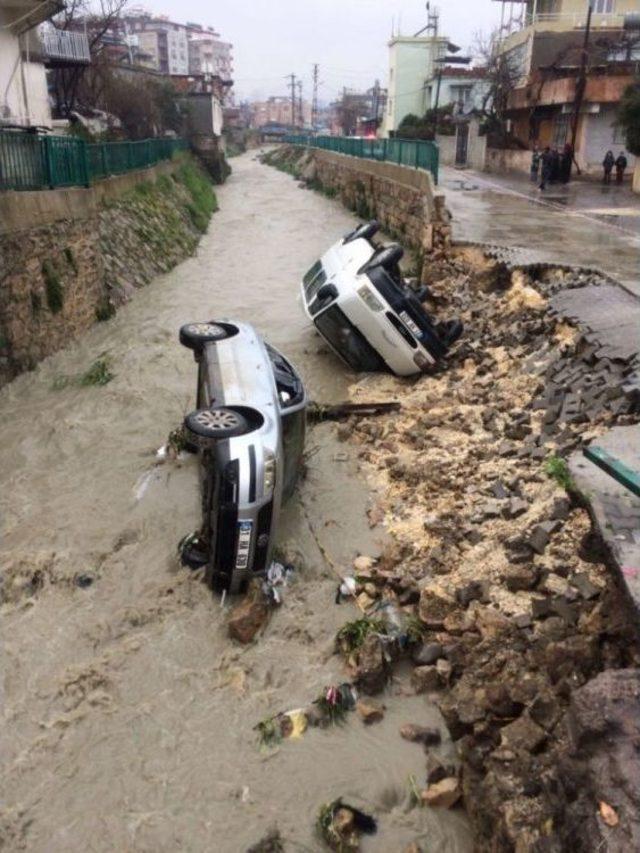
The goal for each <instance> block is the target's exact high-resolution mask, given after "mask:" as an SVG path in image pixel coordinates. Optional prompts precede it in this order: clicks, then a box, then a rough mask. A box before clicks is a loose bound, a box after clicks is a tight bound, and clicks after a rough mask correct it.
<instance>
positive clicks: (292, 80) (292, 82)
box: [287, 74, 296, 130]
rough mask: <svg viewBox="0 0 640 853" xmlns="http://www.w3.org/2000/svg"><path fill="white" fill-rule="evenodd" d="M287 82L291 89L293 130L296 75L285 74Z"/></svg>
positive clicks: (294, 123) (292, 123)
mask: <svg viewBox="0 0 640 853" xmlns="http://www.w3.org/2000/svg"><path fill="white" fill-rule="evenodd" d="M287 80H289V86H290V87H291V129H292V130H294V129H295V126H296V75H295V74H287Z"/></svg>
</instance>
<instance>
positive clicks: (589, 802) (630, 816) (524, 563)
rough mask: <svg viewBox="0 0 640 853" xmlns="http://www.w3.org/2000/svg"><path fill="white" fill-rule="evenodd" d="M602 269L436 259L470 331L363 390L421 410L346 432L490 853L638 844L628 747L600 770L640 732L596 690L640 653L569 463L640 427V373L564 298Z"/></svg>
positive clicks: (381, 586)
mask: <svg viewBox="0 0 640 853" xmlns="http://www.w3.org/2000/svg"><path fill="white" fill-rule="evenodd" d="M587 281H588V283H590V284H594V283H595V284H597V283H598V281H597V277H594V276H588V277H585V276H581V275H580V273H575V272H570V271H562V270H556V271H554V270H546V271H545V272H540V273H539V274H538V275H537V276H535V277H534V278H531V276H528V275H525V274H524V273H522V272H519V271H516V272H515V273H513V274H511V273H510V272H509V271H508V270H506V269H505V268H504V267H503V266H501V265H497V264H495V263H493V262H488V261H486V260H485V259H484V258H483V257H482V255H481V254H480V253H479V252H477V251H476V252H474V251H471V250H467V252H461V253H459V254H458V256H457V257H455V258H452V259H450V260H448V261H444V260H443V261H442V262H441V263H440V264H439V265H434V266H433V267H432V270H431V281H430V284H431V286H432V288H433V292H434V295H435V299H434V303H435V305H434V306H432V307H438V308H446V313H447V315H452V314H456V313H457V314H459V315H460V316H461V318H462V319H463V321H464V322H465V326H466V333H465V337H464V338H463V340H462V342H461V344H460V345H459V347H458V350H457V352H456V353H455V354H454V355H453V357H452V358H451V359H450V363H449V366H448V368H447V370H446V371H444V372H442V373H441V374H438V375H435V376H432V377H430V378H423V379H420V380H418V381H415V382H407V381H400V380H397V379H394V378H391V377H375V378H374V377H367V378H366V379H364V380H363V381H362V382H358V383H356V384H355V385H354V386H353V387H352V398H353V400H354V401H359V400H364V399H370V398H371V397H372V395H375V396H377V397H378V398H380V399H398V400H401V401H402V404H403V410H402V412H401V413H400V414H394V415H390V416H386V417H381V418H376V419H371V420H369V421H367V420H364V421H359V422H358V423H356V424H354V426H353V427H352V428H349V429H346V428H338V434H339V435H340V436H341V437H342V438H343V439H344V440H352V441H354V442H355V443H356V445H357V446H358V447H359V457H360V459H361V460H363V461H366V462H367V463H368V466H369V478H370V482H371V485H372V487H373V489H374V491H375V493H376V494H377V500H376V513H377V514H378V515H379V517H384V519H385V521H386V524H387V527H388V529H389V531H390V533H391V535H392V537H393V539H394V542H395V545H394V548H395V550H394V551H390V550H389V549H388V551H387V555H386V559H385V564H384V566H383V567H382V569H381V570H380V571H376V570H375V569H374V571H373V573H372V574H371V576H370V577H368V578H367V579H366V580H367V586H366V588H364V589H365V591H366V594H367V596H368V597H369V602H368V603H369V604H370V605H373V603H374V601H375V600H376V599H380V598H381V597H382V598H385V599H391V600H395V601H397V602H398V603H399V604H401V605H402V609H403V611H404V613H405V615H406V616H407V617H409V618H412V619H414V620H415V624H417V625H419V626H420V632H421V635H422V645H420V646H419V647H417V648H415V649H414V650H413V652H412V656H413V661H414V664H415V668H414V670H413V675H412V685H413V687H414V689H415V690H416V692H418V693H420V694H422V693H424V694H426V695H429V696H431V697H432V698H435V699H436V701H437V703H438V705H439V707H440V710H441V711H442V713H443V715H444V717H445V719H446V722H447V726H448V729H449V732H450V734H451V736H452V738H453V739H454V741H455V742H456V744H457V747H458V753H459V755H460V757H461V759H462V762H463V773H462V788H463V792H464V800H465V804H466V807H467V809H468V810H469V812H470V814H471V817H472V821H473V824H474V829H475V832H476V843H477V846H478V848H479V849H487V850H489V849H491V850H496V849H498V850H505V851H506V850H534V849H535V850H558V851H560V850H567V849H576V850H577V849H580V850H596V849H602V846H607V849H611V850H621V851H622V850H625V849H632V848H633V847H634V846H635V845H636V843H637V831H638V828H637V809H638V793H637V789H635V790H634V789H633V786H630V785H627V784H622V785H620V784H618V783H616V782H612V781H611V780H612V779H616V778H618V779H620V777H623V778H624V776H626V775H628V774H630V778H631V779H634V778H636V776H637V769H636V768H635V767H634V764H633V762H631V763H629V762H628V754H627V756H626V758H625V755H624V747H620V748H619V749H617V750H612V751H611V752H610V753H606V757H605V753H603V752H602V751H600V752H597V751H596V752H597V754H598V755H599V758H598V759H597V760H598V761H600V762H601V766H604V765H603V762H604V764H606V763H607V762H608V763H609V768H610V769H609V771H608V773H609V775H608V776H607V775H606V774H605V775H604V776H603V775H602V774H598V773H597V772H596V773H594V768H597V767H598V766H599V765H598V763H597V761H596V762H595V763H592V767H591V771H590V775H589V774H587V773H586V768H587V766H588V764H589V761H590V760H591V759H592V757H593V756H592V752H593V750H594V749H595V746H594V745H595V744H598V743H599V745H600V749H601V750H602V748H603V744H604V743H605V742H606V738H607V735H606V734H605V732H606V731H607V730H609V737H610V738H613V737H614V736H617V735H616V733H617V732H618V731H621V732H622V731H627V737H633V732H632V731H631V730H630V729H628V728H624V726H622V728H620V725H621V724H620V723H619V721H618V719H617V716H616V714H614V713H611V715H610V717H609V719H608V721H607V722H606V723H605V722H602V723H601V724H600V727H598V725H596V723H595V721H594V719H588V718H587V719H585V713H584V711H583V710H581V709H582V708H584V707H585V706H588V705H589V698H588V697H589V696H590V695H592V696H593V697H597V696H598V695H599V690H600V695H601V693H602V691H603V690H606V687H604V686H601V687H600V688H592V686H591V679H593V678H594V677H595V676H597V675H598V674H599V673H603V674H604V675H603V676H601V677H604V676H606V677H610V676H613V677H614V678H615V675H616V673H617V672H620V674H621V677H622V678H623V679H624V677H625V676H624V675H623V673H624V671H625V668H627V667H632V668H634V667H637V666H638V665H639V664H640V652H639V647H638V642H637V635H636V633H635V631H634V627H633V625H632V624H631V621H630V619H629V615H628V611H627V609H626V602H625V600H624V597H623V596H622V594H621V592H620V590H619V589H618V588H617V585H616V583H615V581H614V575H613V574H612V573H611V572H610V571H609V570H608V568H607V554H606V553H605V552H604V550H603V549H602V547H601V545H600V542H599V541H598V539H597V537H596V536H594V534H593V533H592V530H591V523H590V520H589V516H588V513H587V511H586V509H585V508H584V507H583V505H582V499H581V496H580V495H578V494H576V493H575V491H574V490H573V486H572V482H571V479H570V476H569V474H568V469H567V466H566V463H565V461H564V457H565V456H566V454H567V453H568V452H569V451H570V450H571V449H573V448H574V447H576V446H578V445H579V444H580V443H582V442H583V441H586V440H588V439H591V438H594V437H597V436H598V435H600V434H602V433H603V432H604V431H605V430H606V429H607V427H608V426H610V425H612V424H614V423H633V422H637V420H638V415H637V413H634V410H633V406H632V404H631V403H630V401H629V400H627V399H626V397H625V395H624V393H623V391H622V390H621V386H622V384H623V376H624V374H625V371H626V369H627V368H626V367H625V365H624V364H618V363H612V362H611V361H610V360H609V359H608V358H602V359H599V358H598V356H597V353H596V352H595V351H594V348H593V347H589V346H588V345H587V343H586V341H584V340H583V339H582V338H581V335H580V333H579V331H578V330H577V329H576V328H573V327H572V326H571V325H569V324H568V323H566V322H565V321H563V320H562V319H561V318H559V317H558V316H556V315H555V313H554V312H553V311H552V310H551V308H550V303H549V300H550V298H551V297H552V295H553V293H555V292H557V291H558V290H559V289H562V288H567V287H580V286H584V285H585V284H586V283H587ZM390 563H391V564H392V565H391V566H390ZM363 582H364V579H363ZM359 589H363V587H360V588H359ZM636 672H637V671H636ZM633 678H634V676H633V674H631V675H630V676H629V681H628V685H629V686H628V687H625V686H623V687H622V688H621V691H622V692H621V694H620V696H621V698H620V700H618V699H616V700H615V701H616V702H619V705H618V707H619V714H621V715H622V717H621V719H622V718H624V716H625V714H626V716H627V718H629V715H631V717H630V718H632V717H633V713H634V711H633V709H634V707H636V708H637V692H636V693H634V688H633V684H634V683H635V682H634V680H633ZM636 678H637V676H636ZM604 683H605V684H606V683H607V682H606V679H605V682H604ZM612 683H613V682H612ZM585 685H586V686H585ZM583 694H584V695H583ZM625 696H626V697H627V698H626V699H625V698H624V697H625ZM592 701H596V702H597V699H595V698H594V699H592ZM625 701H626V703H627V704H626V705H625ZM593 713H594V714H595V716H596V717H598V712H597V710H595V709H594V712H593ZM616 713H618V712H616ZM625 725H626V724H625ZM607 727H609V728H608V729H607ZM621 737H622V736H621ZM598 738H599V740H598ZM622 740H623V741H624V737H622ZM627 743H629V741H628V740H627ZM599 777H600V778H599ZM436 778H439V775H438V774H437V776H436ZM595 780H598V781H597V784H595ZM607 780H608V782H607ZM423 782H424V777H423ZM427 790H429V788H428V787H427ZM602 803H604V805H602ZM609 808H611V810H612V811H609Z"/></svg>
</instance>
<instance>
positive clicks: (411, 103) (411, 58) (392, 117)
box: [382, 35, 449, 136]
mask: <svg viewBox="0 0 640 853" xmlns="http://www.w3.org/2000/svg"><path fill="white" fill-rule="evenodd" d="M448 49H449V39H448V38H446V37H444V36H426V37H420V36H418V37H416V36H401V35H398V36H393V37H392V38H391V40H390V41H389V80H388V86H387V89H388V96H387V105H386V110H385V114H384V121H383V124H382V131H383V134H384V135H385V136H389V134H390V133H391V132H392V131H395V130H397V128H398V125H399V124H400V123H401V122H402V119H403V118H404V117H405V116H406V115H409V114H413V115H417V116H422V115H424V114H425V112H426V111H427V110H428V109H429V106H430V95H429V91H428V87H427V81H428V80H430V79H432V78H433V77H434V76H435V71H436V68H437V63H435V60H436V59H439V58H440V57H442V56H445V55H446V53H447V50H448Z"/></svg>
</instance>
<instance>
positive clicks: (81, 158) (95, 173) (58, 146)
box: [0, 129, 187, 191]
mask: <svg viewBox="0 0 640 853" xmlns="http://www.w3.org/2000/svg"><path fill="white" fill-rule="evenodd" d="M186 148H187V143H186V142H185V140H184V139H144V140H141V141H140V142H101V143H98V144H88V143H86V142H84V140H82V139H76V138H74V137H73V136H51V135H37V134H34V133H24V132H22V131H15V130H1V129H0V191H1V190H42V189H54V188H55V187H86V186H89V184H90V183H91V182H92V181H94V180H98V179H100V178H106V177H108V176H109V175H121V174H123V173H125V172H131V171H133V170H134V169H144V168H146V167H148V166H154V165H155V164H156V163H159V162H160V161H161V160H170V159H171V158H172V157H173V155H174V154H175V153H176V152H177V151H183V150H185V149H186Z"/></svg>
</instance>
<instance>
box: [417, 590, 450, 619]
mask: <svg viewBox="0 0 640 853" xmlns="http://www.w3.org/2000/svg"><path fill="white" fill-rule="evenodd" d="M455 607H456V602H455V600H454V598H453V597H452V596H451V595H449V593H448V592H447V591H446V590H445V589H444V588H443V587H441V586H438V585H437V584H430V585H429V586H425V587H424V589H423V590H422V592H421V593H420V603H419V605H418V616H419V617H420V621H421V622H423V623H424V624H425V625H426V626H427V627H428V628H442V626H443V624H444V620H445V617H447V616H448V615H449V614H450V613H452V612H453V611H454V610H455Z"/></svg>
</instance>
